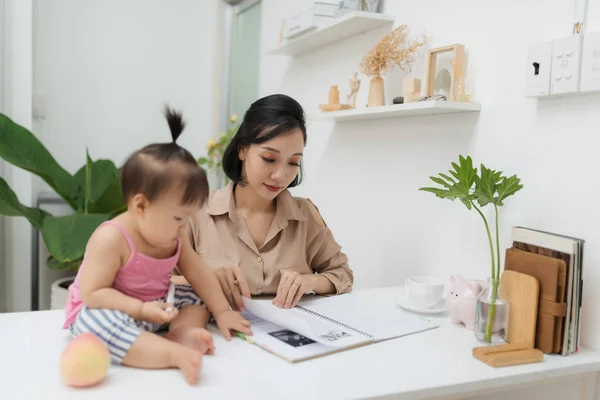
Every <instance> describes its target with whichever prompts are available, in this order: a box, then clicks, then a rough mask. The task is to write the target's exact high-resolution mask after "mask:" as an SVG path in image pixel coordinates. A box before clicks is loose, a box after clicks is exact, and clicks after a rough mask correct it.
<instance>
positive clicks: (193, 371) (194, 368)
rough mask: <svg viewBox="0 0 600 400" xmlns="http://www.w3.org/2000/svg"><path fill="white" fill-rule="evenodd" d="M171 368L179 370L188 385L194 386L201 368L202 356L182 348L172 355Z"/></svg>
mask: <svg viewBox="0 0 600 400" xmlns="http://www.w3.org/2000/svg"><path fill="white" fill-rule="evenodd" d="M173 366H175V367H177V368H179V370H180V371H181V372H182V373H183V376H184V377H185V380H186V381H187V382H188V383H189V384H190V385H195V384H196V382H198V371H200V368H201V367H202V354H200V353H199V352H197V351H190V350H189V349H186V348H183V347H182V348H181V349H180V350H177V351H176V352H175V353H174V354H173Z"/></svg>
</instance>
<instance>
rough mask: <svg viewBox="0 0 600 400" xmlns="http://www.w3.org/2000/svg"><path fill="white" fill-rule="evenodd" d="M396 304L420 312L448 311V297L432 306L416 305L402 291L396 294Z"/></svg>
mask: <svg viewBox="0 0 600 400" xmlns="http://www.w3.org/2000/svg"><path fill="white" fill-rule="evenodd" d="M396 304H397V305H399V306H400V307H402V308H404V309H406V310H408V311H412V312H415V313H419V314H439V313H442V312H444V311H446V299H445V298H443V299H442V300H440V301H439V303H437V304H436V305H435V306H433V307H431V308H419V307H416V306H415V305H414V304H413V303H412V302H411V301H410V299H409V298H408V295H407V294H406V293H404V292H403V293H401V294H398V295H397V296H396Z"/></svg>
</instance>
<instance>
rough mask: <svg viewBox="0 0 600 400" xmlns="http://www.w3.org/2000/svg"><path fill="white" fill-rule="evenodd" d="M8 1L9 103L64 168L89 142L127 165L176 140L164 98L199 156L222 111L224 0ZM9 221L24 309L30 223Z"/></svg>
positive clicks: (24, 186)
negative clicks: (179, 114)
mask: <svg viewBox="0 0 600 400" xmlns="http://www.w3.org/2000/svg"><path fill="white" fill-rule="evenodd" d="M4 1H5V2H6V10H5V11H6V12H5V22H6V23H5V24H4V29H5V32H6V37H5V40H6V44H5V52H6V55H7V56H6V59H5V62H6V63H5V66H6V70H5V74H4V83H5V89H6V90H5V91H4V94H5V95H4V99H5V106H6V110H5V111H6V113H7V114H8V115H10V116H13V117H14V118H15V120H16V121H17V122H19V123H21V124H23V125H24V126H26V127H28V128H30V129H32V130H33V132H34V133H35V134H36V135H37V136H38V137H39V138H40V140H42V142H43V143H44V144H45V145H46V146H47V147H48V149H49V150H50V152H51V153H52V154H53V155H54V156H55V158H56V159H57V160H58V162H59V163H60V164H62V165H63V167H64V168H65V169H67V170H68V171H69V172H71V173H74V172H75V171H76V170H77V169H79V168H80V167H81V166H82V165H83V164H84V162H85V148H86V146H87V148H88V149H89V151H90V153H91V155H92V157H93V158H94V159H97V158H108V159H111V160H113V161H114V162H115V163H117V164H119V165H120V164H121V163H122V162H123V161H124V159H125V158H126V157H127V155H128V154H129V153H131V152H132V151H134V150H135V149H137V148H139V147H142V146H144V145H146V144H148V143H150V142H154V141H170V133H169V130H168V127H167V124H166V122H165V120H164V117H163V116H162V106H163V104H164V103H165V102H169V103H170V104H171V105H172V106H174V107H176V108H178V109H181V110H182V111H183V112H184V118H185V119H186V121H187V123H188V124H187V128H186V131H185V134H184V135H182V138H181V140H180V141H179V143H180V144H182V145H183V146H185V147H187V148H188V149H189V150H190V151H191V152H192V154H194V156H196V157H199V156H201V155H203V154H204V153H205V149H204V144H205V142H206V140H207V139H208V138H209V137H211V136H214V135H216V134H217V133H218V122H219V118H223V117H222V116H221V115H220V114H219V104H220V101H221V99H220V97H221V95H222V93H221V90H220V87H219V84H220V82H221V75H220V74H221V70H222V63H223V58H222V54H221V53H222V51H223V50H222V40H223V26H222V23H223V13H224V7H225V6H224V3H223V2H222V1H220V0H205V1H202V2H199V1H194V0H177V1H171V2H169V3H166V2H164V1H160V0H128V1H126V2H117V1H103V0H93V1H87V2H85V4H82V3H81V2H79V1H77V0H53V1H35V2H33V3H32V0H26V1H21V0H18V1H17V0H4ZM32 19H33V23H32ZM32 43H33V47H32ZM32 93H33V104H32ZM32 107H33V108H34V109H35V115H36V119H35V120H33V121H32V114H31V110H32ZM6 169H7V171H5V172H6V174H7V175H8V179H9V183H11V184H12V187H13V188H14V189H15V191H16V192H17V195H18V196H19V198H20V199H21V201H22V202H23V203H25V204H31V202H32V200H33V198H34V195H35V194H36V193H38V192H39V191H40V190H49V189H48V188H47V186H46V185H45V184H44V183H43V182H41V181H40V180H39V179H37V177H35V178H34V179H33V182H32V177H31V175H30V174H28V173H25V172H22V171H18V170H13V168H12V167H10V166H7V168H6ZM6 222H7V223H6V225H7V226H6V227H5V233H6V235H4V236H5V238H4V240H5V242H6V243H5V245H6V247H5V248H6V254H5V261H6V267H7V268H6V276H5V278H6V279H5V280H4V287H3V291H4V292H5V293H4V294H5V296H7V298H8V301H7V309H8V310H11V311H20V310H27V309H29V308H30V297H31V292H30V281H31V273H30V263H31V261H30V260H31V231H30V226H29V224H28V223H27V222H26V221H25V220H20V219H14V218H13V219H6Z"/></svg>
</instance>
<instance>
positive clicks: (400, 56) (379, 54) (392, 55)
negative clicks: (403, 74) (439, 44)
mask: <svg viewBox="0 0 600 400" xmlns="http://www.w3.org/2000/svg"><path fill="white" fill-rule="evenodd" d="M406 29H407V26H406V25H400V26H399V27H397V28H395V29H394V30H393V31H391V32H390V33H388V34H387V35H385V36H384V37H382V38H381V40H380V41H379V43H377V45H375V47H373V49H371V51H370V52H369V53H367V55H365V57H364V58H363V61H362V62H361V64H360V68H361V72H362V73H363V74H365V75H367V76H369V77H375V76H382V75H384V74H385V73H386V72H387V71H388V70H389V69H390V68H391V67H392V66H393V65H392V63H395V64H396V65H398V67H399V68H400V69H402V70H403V71H407V70H408V71H410V68H411V66H412V63H413V62H415V61H416V59H417V57H418V53H417V51H418V50H419V48H420V47H421V46H424V45H425V44H426V43H427V39H426V38H425V37H423V40H416V39H415V40H409V41H407V40H406ZM402 44H405V46H404V47H402V48H400V46H401V45H402Z"/></svg>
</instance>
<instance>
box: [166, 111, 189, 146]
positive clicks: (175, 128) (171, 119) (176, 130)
mask: <svg viewBox="0 0 600 400" xmlns="http://www.w3.org/2000/svg"><path fill="white" fill-rule="evenodd" d="M165 118H167V123H168V124H169V129H170V130H171V137H172V139H173V144H177V138H179V135H181V132H183V130H184V129H185V122H184V121H183V117H182V115H181V112H177V111H175V110H173V109H172V108H170V107H169V105H165Z"/></svg>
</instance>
